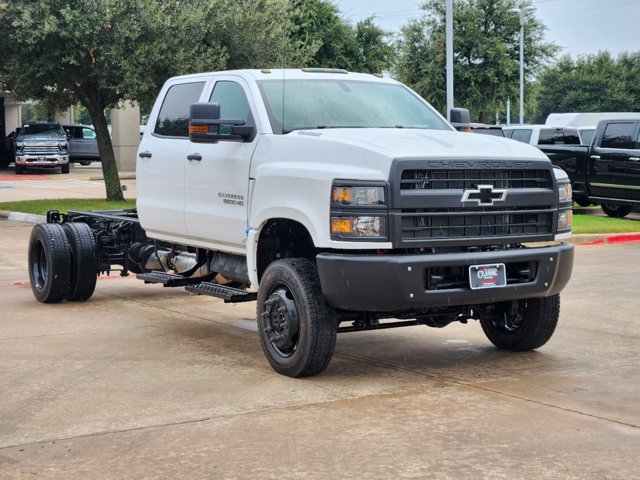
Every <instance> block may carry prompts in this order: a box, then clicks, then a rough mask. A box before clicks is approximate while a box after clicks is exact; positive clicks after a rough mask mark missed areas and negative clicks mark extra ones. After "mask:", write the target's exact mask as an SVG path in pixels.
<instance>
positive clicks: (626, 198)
mask: <svg viewBox="0 0 640 480" xmlns="http://www.w3.org/2000/svg"><path fill="white" fill-rule="evenodd" d="M538 148H540V150H542V151H543V152H544V153H545V154H546V155H547V156H548V157H549V158H550V159H551V162H552V163H553V164H554V165H558V166H559V167H561V168H562V169H563V170H564V171H565V172H567V174H568V175H569V179H570V180H571V185H572V187H573V199H574V201H575V202H576V203H577V204H578V205H580V206H587V205H589V204H592V203H593V204H599V205H600V206H601V207H602V210H603V211H604V212H605V213H606V214H607V215H609V216H610V217H624V216H626V215H628V214H629V213H631V211H632V210H633V209H634V207H636V206H639V205H640V120H623V119H621V120H602V121H600V123H598V126H597V127H596V131H595V133H594V136H593V141H592V143H591V145H589V146H587V145H539V146H538Z"/></svg>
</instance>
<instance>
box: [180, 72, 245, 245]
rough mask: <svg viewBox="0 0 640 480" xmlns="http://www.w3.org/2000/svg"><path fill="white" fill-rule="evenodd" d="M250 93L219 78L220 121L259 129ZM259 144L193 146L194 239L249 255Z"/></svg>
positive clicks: (238, 82) (189, 200) (190, 209)
mask: <svg viewBox="0 0 640 480" xmlns="http://www.w3.org/2000/svg"><path fill="white" fill-rule="evenodd" d="M248 92H249V90H248V87H247V85H246V83H245V82H244V80H242V79H241V78H239V77H235V76H224V77H217V78H216V81H215V84H214V85H213V91H212V93H211V96H210V98H209V99H208V100H209V101H210V102H213V103H218V104H219V105H220V118H221V119H224V120H244V121H245V122H246V125H256V123H255V122H256V121H255V116H254V115H253V114H252V105H251V103H250V99H251V97H250V95H249V94H248ZM221 128H222V127H221ZM257 143H258V141H257V139H256V138H254V139H253V140H252V141H247V142H240V141H225V140H221V141H219V142H218V143H190V144H189V152H188V157H187V158H188V160H187V162H186V171H185V179H186V190H185V195H186V196H185V200H186V203H185V212H186V213H185V219H186V224H187V232H188V234H189V237H190V238H192V239H194V240H196V241H202V242H204V243H206V244H208V245H209V246H215V245H217V246H219V247H221V248H225V249H226V250H228V251H235V252H237V253H242V252H244V241H245V239H246V229H247V212H248V194H249V168H250V164H251V157H252V155H253V152H254V150H255V147H256V145H257Z"/></svg>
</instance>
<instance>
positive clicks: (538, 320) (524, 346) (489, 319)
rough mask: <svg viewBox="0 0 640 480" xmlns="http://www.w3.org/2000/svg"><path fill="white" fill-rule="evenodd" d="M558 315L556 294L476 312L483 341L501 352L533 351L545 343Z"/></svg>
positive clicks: (491, 306)
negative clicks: (489, 342)
mask: <svg viewBox="0 0 640 480" xmlns="http://www.w3.org/2000/svg"><path fill="white" fill-rule="evenodd" d="M559 316H560V295H552V296H550V297H546V298H529V299H526V300H515V301H513V302H500V303H496V304H495V305H488V306H486V307H485V308H483V309H482V310H481V312H480V325H482V330H484V333H485V335H486V336H487V338H488V339H489V340H490V341H491V343H493V344H494V345H495V346H496V347H498V348H501V349H503V350H511V351H514V352H522V351H527V350H534V349H536V348H538V347H541V346H542V345H544V344H545V343H547V342H548V341H549V339H550V338H551V336H552V335H553V332H554V331H555V329H556V325H557V324H558V317H559Z"/></svg>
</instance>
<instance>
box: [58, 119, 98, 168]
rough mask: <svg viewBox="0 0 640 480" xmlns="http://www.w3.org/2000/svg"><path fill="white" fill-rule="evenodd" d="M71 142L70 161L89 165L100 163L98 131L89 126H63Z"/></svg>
mask: <svg viewBox="0 0 640 480" xmlns="http://www.w3.org/2000/svg"><path fill="white" fill-rule="evenodd" d="M62 128H64V131H65V132H66V133H67V139H68V140H69V161H70V162H72V163H80V165H89V164H90V163H91V162H99V161H100V153H99V152H98V140H97V138H96V131H95V130H94V129H93V127H91V126H88V125H63V126H62Z"/></svg>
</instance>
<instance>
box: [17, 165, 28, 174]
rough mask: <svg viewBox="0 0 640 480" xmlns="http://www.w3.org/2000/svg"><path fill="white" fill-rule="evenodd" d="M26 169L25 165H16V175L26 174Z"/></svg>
mask: <svg viewBox="0 0 640 480" xmlns="http://www.w3.org/2000/svg"><path fill="white" fill-rule="evenodd" d="M25 168H26V167H25V166H24V165H18V164H16V170H15V172H16V175H22V174H23V173H24V170H25Z"/></svg>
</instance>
